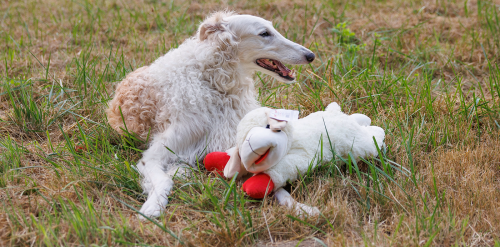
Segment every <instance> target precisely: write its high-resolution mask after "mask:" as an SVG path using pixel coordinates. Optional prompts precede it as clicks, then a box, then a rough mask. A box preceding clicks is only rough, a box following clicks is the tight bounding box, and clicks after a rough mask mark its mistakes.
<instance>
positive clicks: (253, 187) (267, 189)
mask: <svg viewBox="0 0 500 247" xmlns="http://www.w3.org/2000/svg"><path fill="white" fill-rule="evenodd" d="M273 189H274V183H273V180H271V177H269V175H267V174H265V173H259V174H257V175H255V176H253V177H251V178H249V179H248V180H247V181H246V182H245V183H243V191H245V192H246V193H247V195H248V196H250V197H252V198H255V199H262V198H264V196H266V195H268V194H269V193H271V192H272V191H273Z"/></svg>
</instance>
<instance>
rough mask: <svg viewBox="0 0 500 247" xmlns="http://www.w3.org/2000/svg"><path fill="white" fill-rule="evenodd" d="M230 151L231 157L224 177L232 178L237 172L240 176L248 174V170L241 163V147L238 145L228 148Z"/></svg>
mask: <svg viewBox="0 0 500 247" xmlns="http://www.w3.org/2000/svg"><path fill="white" fill-rule="evenodd" d="M228 153H229V155H230V156H231V158H230V159H229V161H228V162H227V164H226V167H224V177H226V178H232V177H234V175H236V173H238V178H241V177H242V176H244V175H246V174H247V173H248V172H247V170H246V169H245V167H244V166H243V164H242V163H241V158H240V149H239V148H238V146H236V147H234V148H231V149H230V150H228Z"/></svg>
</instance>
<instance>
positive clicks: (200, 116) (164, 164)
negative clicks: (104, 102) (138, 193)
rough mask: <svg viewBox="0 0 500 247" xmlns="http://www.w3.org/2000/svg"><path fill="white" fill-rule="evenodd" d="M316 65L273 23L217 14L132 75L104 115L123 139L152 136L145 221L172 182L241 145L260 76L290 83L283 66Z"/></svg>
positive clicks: (144, 171)
mask: <svg viewBox="0 0 500 247" xmlns="http://www.w3.org/2000/svg"><path fill="white" fill-rule="evenodd" d="M314 57H315V56H314V53H312V52H311V51H310V50H308V49H306V48H304V47H303V46H301V45H298V44H296V43H294V42H292V41H290V40H288V39H286V38H284V37H283V36H282V35H281V34H280V33H278V32H277V31H276V30H275V29H274V28H273V25H272V23H271V22H269V21H266V20H264V19H262V18H259V17H255V16H250V15H234V14H233V13H230V12H217V13H214V14H213V15H211V16H210V17H209V18H207V19H206V20H205V21H204V22H203V23H201V25H200V27H199V29H198V32H197V34H196V35H195V36H194V37H192V38H190V39H187V40H186V41H185V42H184V43H183V44H182V45H180V46H179V47H178V48H177V49H172V50H171V51H169V52H168V53H167V54H165V55H164V56H162V57H160V58H158V59H157V60H156V61H155V62H154V63H153V64H151V65H150V66H146V67H142V68H139V69H137V70H135V71H133V72H132V73H130V74H129V75H128V76H127V77H126V78H125V79H124V80H123V81H122V82H121V83H120V84H119V85H118V86H117V89H116V94H115V97H114V98H113V100H112V101H111V102H110V104H109V109H107V111H106V112H107V115H108V120H109V123H110V125H111V126H112V127H113V128H114V129H115V130H117V131H118V132H120V133H123V130H127V131H129V132H133V133H136V134H138V135H139V136H141V137H143V138H145V137H146V136H148V133H151V134H152V136H153V138H152V141H151V143H150V146H149V148H148V149H147V150H146V151H145V152H144V153H143V157H142V159H141V160H140V161H139V162H138V164H137V169H138V171H139V173H140V174H141V175H142V177H143V181H142V186H143V188H144V192H145V193H147V194H148V199H147V201H146V202H145V203H144V205H143V206H142V208H141V210H140V211H141V213H143V214H144V215H146V216H150V217H157V216H159V215H160V214H161V212H162V211H163V210H164V209H165V206H166V205H167V203H168V198H167V196H168V195H169V193H170V192H171V190H172V186H173V180H172V176H173V175H174V174H176V173H177V174H179V172H180V173H183V172H185V169H184V168H185V167H186V165H192V166H194V165H195V164H196V161H197V160H199V161H202V160H203V158H204V155H205V154H206V153H209V152H213V151H218V150H226V149H229V148H230V147H233V146H234V145H235V141H234V140H235V136H236V126H237V125H238V123H239V121H240V120H241V119H242V118H243V116H245V114H246V113H247V112H249V111H251V110H253V109H255V108H257V107H259V103H258V102H257V101H256V99H255V98H256V94H255V88H254V84H253V81H252V79H251V77H252V75H253V73H254V72H255V71H260V72H262V73H265V74H267V75H270V76H272V77H274V78H275V79H277V80H278V81H281V82H284V83H292V82H293V81H294V79H295V73H294V71H291V70H289V69H288V68H287V67H285V65H283V63H287V64H307V63H310V62H312V61H313V60H314ZM122 116H123V118H124V119H122ZM124 123H125V124H124ZM167 148H168V149H170V150H172V151H173V152H171V151H169V150H168V149H167ZM179 168H181V169H179Z"/></svg>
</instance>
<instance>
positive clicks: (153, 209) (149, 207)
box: [139, 195, 168, 220]
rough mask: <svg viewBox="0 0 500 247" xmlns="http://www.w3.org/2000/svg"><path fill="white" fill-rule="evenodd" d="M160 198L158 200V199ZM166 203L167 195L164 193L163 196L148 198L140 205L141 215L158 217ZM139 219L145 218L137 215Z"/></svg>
mask: <svg viewBox="0 0 500 247" xmlns="http://www.w3.org/2000/svg"><path fill="white" fill-rule="evenodd" d="M158 199H160V200H158ZM167 204H168V197H167V195H165V196H164V197H160V198H157V197H156V196H155V198H149V199H148V200H147V201H146V202H145V203H144V205H142V207H141V210H140V211H139V212H141V213H142V214H143V215H145V216H146V217H149V218H156V217H159V216H160V215H161V214H162V213H163V211H164V210H165V207H166V206H167ZM139 219H141V220H146V218H144V216H142V215H139Z"/></svg>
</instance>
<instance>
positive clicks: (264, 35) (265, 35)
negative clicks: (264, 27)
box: [259, 31, 271, 37]
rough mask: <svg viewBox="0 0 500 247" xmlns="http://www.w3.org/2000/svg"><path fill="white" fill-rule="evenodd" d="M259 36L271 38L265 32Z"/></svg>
mask: <svg viewBox="0 0 500 247" xmlns="http://www.w3.org/2000/svg"><path fill="white" fill-rule="evenodd" d="M259 35H260V36H262V37H269V36H271V34H269V32H268V31H265V32H263V33H261V34H259Z"/></svg>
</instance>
